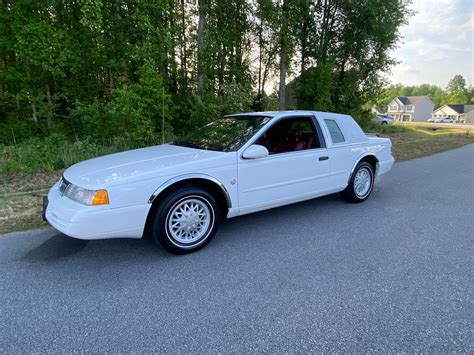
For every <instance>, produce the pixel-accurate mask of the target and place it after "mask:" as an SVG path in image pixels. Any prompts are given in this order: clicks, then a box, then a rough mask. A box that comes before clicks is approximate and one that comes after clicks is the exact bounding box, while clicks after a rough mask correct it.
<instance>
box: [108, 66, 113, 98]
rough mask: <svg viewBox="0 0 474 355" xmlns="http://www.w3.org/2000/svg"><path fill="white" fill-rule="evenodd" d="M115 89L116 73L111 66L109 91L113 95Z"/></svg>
mask: <svg viewBox="0 0 474 355" xmlns="http://www.w3.org/2000/svg"><path fill="white" fill-rule="evenodd" d="M113 91H114V73H113V71H112V69H110V68H109V93H110V95H112V92H113Z"/></svg>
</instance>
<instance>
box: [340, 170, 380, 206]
mask: <svg viewBox="0 0 474 355" xmlns="http://www.w3.org/2000/svg"><path fill="white" fill-rule="evenodd" d="M373 188H374V168H373V167H372V165H370V164H369V163H367V162H366V161H362V162H360V163H359V164H358V165H357V167H356V168H355V170H354V173H353V174H352V176H351V179H350V181H349V184H348V185H347V187H346V188H345V189H344V190H343V191H342V192H341V196H342V197H343V198H344V199H345V200H346V201H348V202H352V203H359V202H363V201H365V200H367V199H368V198H369V196H370V194H371V192H372V189H373Z"/></svg>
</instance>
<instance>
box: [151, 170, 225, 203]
mask: <svg viewBox="0 0 474 355" xmlns="http://www.w3.org/2000/svg"><path fill="white" fill-rule="evenodd" d="M189 179H203V180H207V181H211V182H213V183H214V184H216V185H217V186H219V188H220V189H221V190H222V192H223V193H224V196H225V199H226V202H227V207H228V208H229V209H230V208H232V201H231V200H230V196H229V192H228V191H227V189H226V188H225V186H224V184H223V183H222V182H220V181H219V180H217V179H216V178H215V177H213V176H210V175H206V174H202V173H191V174H183V175H179V176H175V177H174V178H171V179H169V180H167V181H166V182H164V183H163V184H161V185H160V187H158V188H157V189H156V190H155V191H154V192H153V194H152V195H151V196H150V198H149V199H148V203H152V202H153V201H154V200H155V198H156V197H157V196H158V195H159V194H160V193H161V192H163V191H164V190H165V189H166V188H168V187H170V186H171V185H173V184H176V183H177V182H180V181H184V180H189Z"/></svg>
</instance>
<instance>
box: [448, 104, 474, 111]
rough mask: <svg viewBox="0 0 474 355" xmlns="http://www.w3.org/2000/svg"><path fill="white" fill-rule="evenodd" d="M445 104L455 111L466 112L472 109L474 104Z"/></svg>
mask: <svg viewBox="0 0 474 355" xmlns="http://www.w3.org/2000/svg"><path fill="white" fill-rule="evenodd" d="M446 106H448V107H449V108H451V109H452V110H454V111H456V112H457V113H466V112H469V111H472V110H473V109H474V105H462V104H456V105H446Z"/></svg>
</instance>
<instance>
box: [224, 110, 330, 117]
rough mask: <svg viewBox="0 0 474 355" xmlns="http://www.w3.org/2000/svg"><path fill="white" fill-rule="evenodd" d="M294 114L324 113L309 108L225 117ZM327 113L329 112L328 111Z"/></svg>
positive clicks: (237, 115) (236, 114)
mask: <svg viewBox="0 0 474 355" xmlns="http://www.w3.org/2000/svg"><path fill="white" fill-rule="evenodd" d="M285 113H287V114H292V115H295V114H296V115H298V114H299V115H312V114H317V113H323V112H319V111H309V110H287V111H261V112H243V113H235V114H231V115H226V116H224V117H239V116H240V117H245V116H263V117H275V116H277V115H281V114H285ZM326 113H327V112H326Z"/></svg>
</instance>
